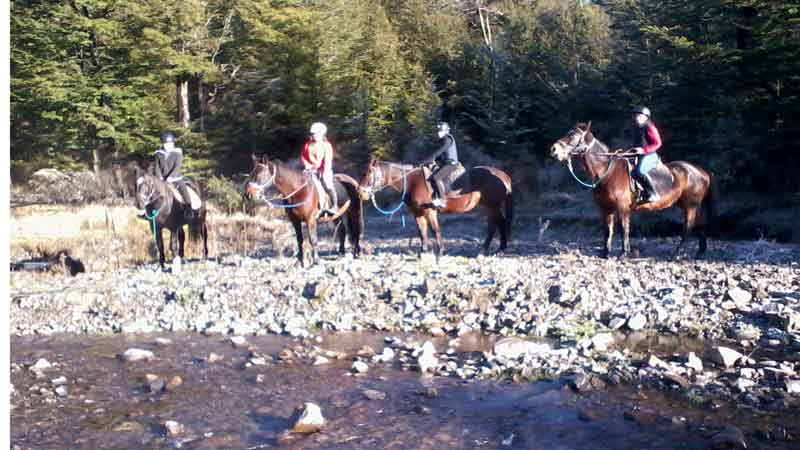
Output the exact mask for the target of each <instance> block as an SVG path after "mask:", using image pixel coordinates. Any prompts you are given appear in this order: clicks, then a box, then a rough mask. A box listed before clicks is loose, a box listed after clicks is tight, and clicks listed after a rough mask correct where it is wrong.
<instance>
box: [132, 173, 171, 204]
mask: <svg viewBox="0 0 800 450" xmlns="http://www.w3.org/2000/svg"><path fill="white" fill-rule="evenodd" d="M163 196H164V192H163V190H162V189H161V184H160V183H159V179H158V178H156V177H155V176H153V175H151V174H149V173H147V172H145V171H141V170H138V171H137V173H136V195H135V196H134V203H135V205H136V208H137V209H140V210H145V209H146V208H147V207H148V206H153V204H154V203H155V202H156V201H157V200H159V199H161V198H162V197H163Z"/></svg>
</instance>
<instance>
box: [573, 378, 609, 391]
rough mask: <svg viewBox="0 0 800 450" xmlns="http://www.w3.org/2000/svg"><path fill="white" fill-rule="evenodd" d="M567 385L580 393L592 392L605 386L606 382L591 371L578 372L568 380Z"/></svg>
mask: <svg viewBox="0 0 800 450" xmlns="http://www.w3.org/2000/svg"><path fill="white" fill-rule="evenodd" d="M569 386H570V387H571V388H572V389H574V390H576V391H578V392H581V393H587V392H594V391H599V390H603V389H605V388H606V382H605V381H603V380H602V379H601V378H600V377H598V376H597V375H594V374H591V373H579V374H577V375H575V376H574V377H572V379H570V380H569Z"/></svg>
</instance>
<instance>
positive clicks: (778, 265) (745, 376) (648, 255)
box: [10, 223, 800, 413]
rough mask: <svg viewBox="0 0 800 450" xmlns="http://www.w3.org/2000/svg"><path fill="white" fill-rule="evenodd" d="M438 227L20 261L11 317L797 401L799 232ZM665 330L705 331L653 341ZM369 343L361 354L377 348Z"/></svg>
mask: <svg viewBox="0 0 800 450" xmlns="http://www.w3.org/2000/svg"><path fill="white" fill-rule="evenodd" d="M378 228H380V227H378ZM446 230H447V231H448V232H449V233H450V235H456V234H458V235H461V236H466V237H464V238H461V239H448V240H447V241H446V247H447V250H446V251H447V256H444V257H442V258H441V259H440V260H439V261H438V262H437V261H435V260H434V259H433V258H430V257H423V258H422V259H419V258H418V257H417V255H416V254H415V253H414V252H412V251H410V250H409V248H408V242H407V240H406V239H398V238H397V237H396V234H395V235H394V236H392V234H391V233H382V232H381V231H377V232H372V236H370V239H369V245H368V246H369V251H368V254H367V255H365V256H364V257H363V258H362V259H359V260H353V259H351V258H350V257H349V256H348V257H344V258H338V257H334V256H332V255H331V256H325V257H324V258H323V261H322V263H321V264H320V265H318V266H315V267H312V268H306V269H303V268H300V267H297V265H296V262H295V260H294V259H293V258H291V257H286V258H279V257H275V255H274V253H271V251H270V250H269V249H265V251H264V252H262V253H261V255H260V256H259V257H256V258H253V257H243V256H239V255H226V256H222V257H220V258H218V259H217V260H215V261H208V262H202V261H188V262H184V263H183V264H181V265H180V266H177V265H176V266H173V267H172V268H171V270H170V271H168V272H161V271H159V270H157V268H156V267H155V266H153V265H151V266H143V267H134V268H125V269H122V270H119V271H117V272H113V273H111V272H103V273H91V272H90V273H85V274H80V275H78V276H76V277H67V276H46V275H41V274H34V273H25V272H15V273H12V276H11V304H10V327H11V332H12V334H16V335H31V334H52V333H86V334H92V335H96V334H112V333H118V332H122V333H146V332H159V331H171V332H197V333H203V334H205V335H215V334H233V335H243V336H246V335H253V334H267V333H272V334H284V335H289V336H292V337H296V338H305V339H313V338H314V336H315V335H319V334H320V333H329V332H343V331H346V332H351V331H379V332H392V333H422V334H424V335H427V336H431V337H446V338H448V339H450V340H452V342H448V343H447V344H445V345H442V344H439V345H438V346H432V348H430V347H429V348H426V349H423V348H422V347H421V346H419V345H416V346H415V345H412V344H410V343H407V342H404V340H403V338H402V335H399V336H400V338H399V339H398V340H397V341H392V342H391V343H389V344H390V345H389V347H390V348H392V349H393V351H394V352H395V353H396V354H397V355H398V356H400V357H402V358H405V360H404V361H402V362H401V363H400V364H407V365H409V366H410V367H416V369H417V370H419V369H420V368H422V369H423V370H424V371H426V372H431V373H435V374H439V375H447V376H452V377H458V378H463V379H473V378H481V379H489V378H493V379H497V378H514V379H519V380H538V379H557V380H563V381H568V382H569V383H571V384H572V385H574V386H575V387H576V389H578V390H584V391H585V390H595V389H604V388H605V387H606V386H608V385H614V384H646V385H652V386H658V387H662V388H665V389H671V390H672V389H675V390H678V391H680V392H683V393H684V394H685V395H686V396H687V397H688V398H691V399H693V400H695V401H697V402H701V403H706V402H711V401H714V400H715V399H725V400H734V401H737V402H739V403H741V404H742V405H746V406H747V407H748V408H752V409H753V410H756V411H760V412H763V413H768V412H769V411H781V410H787V409H794V408H796V407H797V405H798V404H800V374H798V372H800V357H798V350H800V265H799V264H798V261H799V260H800V249H798V247H796V246H788V245H777V244H769V243H763V242H717V241H714V242H712V243H711V249H712V250H711V252H710V253H709V259H708V260H706V261H692V260H681V261H670V260H667V259H666V255H667V254H668V250H669V249H670V248H671V247H672V246H674V244H675V241H674V240H672V239H655V240H650V241H649V242H648V241H644V242H642V241H637V243H636V245H637V247H640V248H642V249H646V252H644V251H643V252H642V255H641V257H637V258H631V259H610V260H604V259H601V258H598V257H597V256H595V255H596V254H597V249H596V248H595V247H594V246H593V245H591V244H589V243H584V242H559V241H553V240H542V241H541V242H537V241H528V240H524V239H522V240H517V241H515V242H514V244H513V246H512V247H511V249H510V251H509V252H507V253H505V254H502V255H493V256H480V255H479V254H478V253H479V252H478V248H479V238H480V234H479V232H475V231H472V232H473V233H474V235H470V232H469V231H468V232H464V233H462V232H460V231H458V224H457V223H456V224H453V225H451V226H450V227H449V228H446ZM384 234H385V235H384ZM325 253H326V252H325V248H323V254H325ZM474 333H480V334H483V335H487V336H491V337H492V338H493V339H495V340H497V339H498V338H503V337H505V338H507V339H503V340H499V341H498V342H496V343H494V345H493V346H491V347H489V348H485V349H483V351H480V352H477V353H475V354H474V355H473V357H470V358H466V359H462V360H456V358H454V357H453V353H454V352H455V350H453V348H451V347H454V346H457V344H458V338H459V336H464V335H468V334H474ZM659 337H660V339H662V340H663V339H665V338H667V339H673V340H674V339H678V338H680V339H689V341H691V342H699V344H697V345H694V346H692V345H667V346H662V350H661V351H654V350H653V345H651V344H652V343H654V342H656V344H657V341H658V340H659ZM654 339H655V340H654ZM642 342H644V343H645V344H646V345H640V344H641V343H642ZM655 347H656V348H658V345H655ZM306 356H307V357H308V358H310V359H312V360H313V359H314V358H316V357H317V356H322V357H325V356H324V355H313V354H309V355H306ZM362 359H363V361H358V362H362V363H363V365H361V364H359V365H358V367H357V368H354V370H357V371H361V370H362V369H363V370H369V366H370V364H372V363H374V361H373V359H372V358H362Z"/></svg>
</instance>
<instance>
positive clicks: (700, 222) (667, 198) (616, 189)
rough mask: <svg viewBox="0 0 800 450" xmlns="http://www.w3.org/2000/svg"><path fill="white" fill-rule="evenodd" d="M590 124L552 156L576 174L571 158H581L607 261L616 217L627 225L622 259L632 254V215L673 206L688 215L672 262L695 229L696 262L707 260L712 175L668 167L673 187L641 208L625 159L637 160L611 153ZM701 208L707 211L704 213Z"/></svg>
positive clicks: (677, 164)
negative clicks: (601, 224)
mask: <svg viewBox="0 0 800 450" xmlns="http://www.w3.org/2000/svg"><path fill="white" fill-rule="evenodd" d="M591 125H592V123H591V122H589V123H588V124H585V123H578V124H576V125H575V127H574V128H572V130H570V131H569V132H568V133H567V134H566V135H565V136H564V137H562V138H561V139H559V140H557V141H556V142H555V143H554V144H553V146H552V147H551V153H552V156H553V157H555V158H556V159H558V160H560V161H568V162H569V164H570V171H572V165H571V164H572V162H571V158H573V157H577V158H579V159H580V160H581V161H582V163H583V166H584V168H585V169H586V171H587V173H588V174H589V176H590V177H591V179H592V183H591V184H587V183H583V184H585V185H586V186H588V187H592V188H593V191H592V193H593V194H594V201H595V203H596V204H597V206H598V207H599V208H600V213H601V216H602V219H603V222H604V223H605V225H606V230H605V249H604V250H603V257H605V258H607V257H608V255H609V253H610V252H611V248H612V242H613V237H614V225H615V222H616V218H617V217H618V218H619V219H620V222H621V223H622V230H623V244H622V255H623V256H627V255H628V254H629V253H630V249H631V247H630V226H631V219H630V218H631V213H632V212H638V211H642V212H654V211H662V210H665V209H667V208H669V207H671V206H678V207H679V208H681V209H683V211H684V222H683V233H682V237H681V241H680V243H679V244H678V246H677V247H676V248H675V250H674V251H673V252H672V256H671V257H672V258H675V257H677V256H678V254H679V252H680V251H681V249H683V247H684V245H685V244H686V240H687V238H688V236H689V235H690V234H691V232H692V231H693V230H694V229H695V228H696V229H697V231H698V237H699V248H698V251H697V254H696V256H695V257H696V258H697V259H700V258H702V257H703V256H704V255H705V252H706V249H707V247H708V244H707V240H706V232H707V227H708V225H709V223H710V222H711V220H713V217H714V203H715V198H714V197H715V196H714V186H713V177H712V175H711V174H710V173H709V172H707V171H706V170H703V169H702V168H700V167H698V166H696V165H694V164H690V163H688V162H685V161H675V162H670V163H667V164H666V167H667V169H668V170H669V172H670V173H671V174H672V179H673V181H672V185H671V186H669V187H668V189H666V191H665V192H659V193H660V195H661V197H660V199H658V200H657V201H655V202H651V203H644V204H638V205H637V198H636V194H635V193H634V192H633V190H632V189H631V175H630V172H629V166H628V162H627V160H626V158H627V157H630V156H633V155H632V154H630V153H625V152H622V151H621V150H617V151H614V152H611V151H609V149H608V147H607V146H606V145H605V144H603V143H602V142H600V140H598V139H597V138H595V136H594V135H593V134H592V132H591V131H590V128H591ZM573 174H574V172H573ZM576 178H577V177H576ZM578 181H580V180H578ZM701 207H704V208H703V210H702V211H701Z"/></svg>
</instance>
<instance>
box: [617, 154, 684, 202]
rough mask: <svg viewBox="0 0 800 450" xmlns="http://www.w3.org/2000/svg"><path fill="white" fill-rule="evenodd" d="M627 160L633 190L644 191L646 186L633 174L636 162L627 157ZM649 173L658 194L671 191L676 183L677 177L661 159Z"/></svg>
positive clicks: (636, 191) (635, 192) (637, 192)
mask: <svg viewBox="0 0 800 450" xmlns="http://www.w3.org/2000/svg"><path fill="white" fill-rule="evenodd" d="M625 161H626V162H627V163H628V175H630V176H629V177H628V178H629V179H630V180H631V191H633V193H634V194H637V195H638V194H639V193H640V192H644V186H642V185H641V183H639V181H637V180H636V177H634V176H633V171H634V170H635V169H636V164H635V163H634V162H632V161H631V160H630V159H627V158H626V159H625ZM648 175H650V179H651V180H653V189H655V190H656V193H657V194H658V195H664V194H666V193H667V192H669V190H670V189H672V185H673V183H675V177H674V176H672V171H671V170H669V167H667V165H666V164H664V162H663V161H660V160H659V161H658V165H657V166H656V167H654V168H653V169H652V170H650V172H648Z"/></svg>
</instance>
